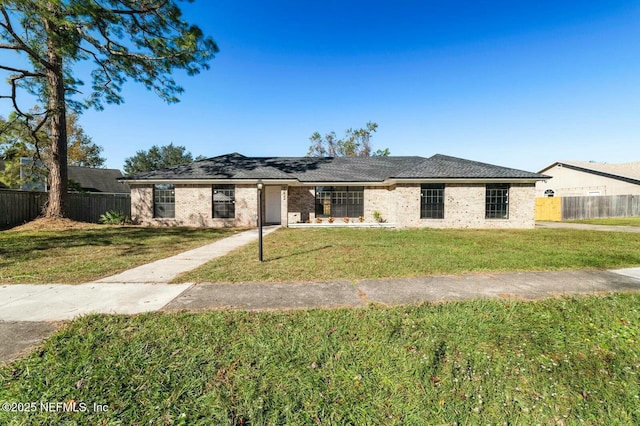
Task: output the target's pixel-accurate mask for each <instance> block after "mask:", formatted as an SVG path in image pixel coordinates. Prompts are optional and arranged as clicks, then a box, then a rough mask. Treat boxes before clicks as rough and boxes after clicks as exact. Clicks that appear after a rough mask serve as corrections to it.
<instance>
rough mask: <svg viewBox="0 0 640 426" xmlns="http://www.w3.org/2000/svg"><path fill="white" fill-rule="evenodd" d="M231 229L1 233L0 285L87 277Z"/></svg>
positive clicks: (148, 259)
mask: <svg viewBox="0 0 640 426" xmlns="http://www.w3.org/2000/svg"><path fill="white" fill-rule="evenodd" d="M233 232H234V231H233V230H230V229H191V228H144V227H119V226H103V227H93V228H87V229H69V230H61V231H47V230H40V231H2V232H0V283H3V284H17V283H35V284H38V283H66V284H77V283H82V282H87V281H92V280H96V279H98V278H102V277H105V276H109V275H112V274H116V273H118V272H121V271H124V270H126V269H130V268H133V267H136V266H139V265H142V264H145V263H148V262H152V261H155V260H158V259H162V258H165V257H169V256H173V255H175V254H178V253H180V252H183V251H185V250H189V249H192V248H195V247H199V246H202V245H205V244H208V243H211V242H213V241H215V240H217V239H219V238H222V237H225V236H229V235H231V233H233Z"/></svg>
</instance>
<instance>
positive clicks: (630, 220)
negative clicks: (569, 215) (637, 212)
mask: <svg viewBox="0 0 640 426" xmlns="http://www.w3.org/2000/svg"><path fill="white" fill-rule="evenodd" d="M565 222H569V223H586V224H589V225H609V226H640V216H632V217H611V218H607V219H582V220H567V221H565Z"/></svg>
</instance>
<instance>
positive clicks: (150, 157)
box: [124, 143, 202, 176]
mask: <svg viewBox="0 0 640 426" xmlns="http://www.w3.org/2000/svg"><path fill="white" fill-rule="evenodd" d="M201 158H202V157H198V159H201ZM192 161H193V156H192V155H191V153H190V152H189V151H187V148H185V147H184V146H174V145H173V143H170V144H169V145H165V146H161V147H158V146H157V145H154V146H152V147H151V148H149V151H144V150H140V151H136V155H134V156H133V157H129V158H127V159H125V160H124V174H125V175H126V176H130V175H134V174H136V173H142V172H148V171H151V170H158V169H162V168H164V167H171V166H179V165H180V164H187V163H191V162H192Z"/></svg>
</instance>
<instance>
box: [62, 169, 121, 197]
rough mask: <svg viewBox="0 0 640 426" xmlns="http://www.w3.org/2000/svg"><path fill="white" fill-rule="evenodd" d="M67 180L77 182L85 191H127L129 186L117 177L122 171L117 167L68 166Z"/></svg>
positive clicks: (115, 192) (117, 192)
mask: <svg viewBox="0 0 640 426" xmlns="http://www.w3.org/2000/svg"><path fill="white" fill-rule="evenodd" d="M68 172H69V180H72V181H75V182H78V184H80V187H81V188H82V189H83V190H84V191H87V192H108V193H114V194H120V193H129V192H131V189H130V188H129V186H127V185H125V184H124V183H122V182H118V179H121V178H122V173H121V172H120V170H118V169H97V168H93V167H79V166H69V167H68Z"/></svg>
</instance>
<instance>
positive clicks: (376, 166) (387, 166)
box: [124, 153, 546, 183]
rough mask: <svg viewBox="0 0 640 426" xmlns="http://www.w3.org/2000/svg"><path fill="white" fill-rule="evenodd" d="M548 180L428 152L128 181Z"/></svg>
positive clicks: (204, 164)
mask: <svg viewBox="0 0 640 426" xmlns="http://www.w3.org/2000/svg"><path fill="white" fill-rule="evenodd" d="M391 178H397V179H438V178H457V179H460V178H471V179H545V178H546V176H544V175H541V174H538V173H531V172H525V171H522V170H516V169H509V168H506V167H500V166H494V165H491V164H485V163H479V162H476V161H469V160H463V159H461V158H455V157H449V156H446V155H440V154H438V155H434V156H433V157H430V158H424V157H245V156H243V155H241V154H238V153H233V154H227V155H221V156H219V157H213V158H208V159H206V160H200V161H196V162H193V163H189V164H184V165H181V166H175V167H169V168H165V169H160V170H154V171H151V172H146V173H139V174H136V175H133V176H129V177H127V178H124V180H181V179H188V180H193V179H234V180H241V179H249V180H256V179H265V180H268V179H286V180H297V181H299V182H303V183H304V182H382V181H384V180H386V179H391Z"/></svg>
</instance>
